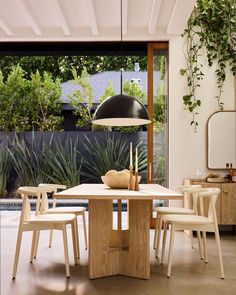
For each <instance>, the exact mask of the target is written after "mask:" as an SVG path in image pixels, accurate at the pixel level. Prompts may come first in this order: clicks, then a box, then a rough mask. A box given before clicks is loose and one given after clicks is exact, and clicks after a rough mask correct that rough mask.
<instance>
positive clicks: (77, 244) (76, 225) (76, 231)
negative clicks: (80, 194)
mask: <svg viewBox="0 0 236 295" xmlns="http://www.w3.org/2000/svg"><path fill="white" fill-rule="evenodd" d="M75 242H76V249H77V255H78V256H77V257H78V258H80V250H79V232H78V220H77V218H76V222H75Z"/></svg>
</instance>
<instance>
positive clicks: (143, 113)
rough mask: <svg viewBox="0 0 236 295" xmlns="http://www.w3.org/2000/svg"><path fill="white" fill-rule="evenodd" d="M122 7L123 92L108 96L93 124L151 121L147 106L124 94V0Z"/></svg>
mask: <svg viewBox="0 0 236 295" xmlns="http://www.w3.org/2000/svg"><path fill="white" fill-rule="evenodd" d="M120 1H121V2H120V9H121V13H120V16H121V33H120V35H121V61H122V63H121V70H120V88H121V89H120V91H121V94H119V95H115V96H111V97H108V98H107V99H105V100H104V101H103V102H102V103H101V104H100V106H99V107H98V108H97V110H96V112H95V114H94V117H93V121H92V123H93V124H97V125H104V126H137V125H145V124H149V123H151V119H150V115H149V113H148V111H147V109H146V107H145V106H144V105H143V104H142V103H141V102H140V101H139V100H138V99H137V98H135V97H133V96H128V95H124V94H122V84H123V83H122V82H123V81H122V78H123V77H122V68H123V46H122V44H123V42H122V33H123V32H122V0H120Z"/></svg>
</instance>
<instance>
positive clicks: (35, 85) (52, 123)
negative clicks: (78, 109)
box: [27, 71, 63, 131]
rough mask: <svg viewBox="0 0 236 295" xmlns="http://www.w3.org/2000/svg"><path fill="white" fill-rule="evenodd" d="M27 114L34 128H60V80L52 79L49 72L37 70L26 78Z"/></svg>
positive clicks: (61, 119)
mask: <svg viewBox="0 0 236 295" xmlns="http://www.w3.org/2000/svg"><path fill="white" fill-rule="evenodd" d="M28 83H29V91H28V94H27V96H28V101H29V102H30V103H29V107H30V108H29V111H30V113H29V116H31V124H32V126H33V127H34V130H40V131H43V130H51V131H52V130H60V129H61V123H62V121H63V118H62V117H61V115H60V114H61V81H60V79H59V78H57V79H55V80H53V79H52V76H51V74H49V73H47V72H44V73H43V75H42V76H41V75H40V73H39V72H38V71H37V72H36V73H35V74H31V80H28Z"/></svg>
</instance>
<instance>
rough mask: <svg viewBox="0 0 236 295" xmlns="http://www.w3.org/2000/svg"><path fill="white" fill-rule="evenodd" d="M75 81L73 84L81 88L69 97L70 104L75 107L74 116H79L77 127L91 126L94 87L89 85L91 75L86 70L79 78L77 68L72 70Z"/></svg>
mask: <svg viewBox="0 0 236 295" xmlns="http://www.w3.org/2000/svg"><path fill="white" fill-rule="evenodd" d="M72 73H73V77H74V80H72V83H74V84H77V85H78V86H80V89H76V90H75V91H74V93H73V95H72V96H71V95H69V96H68V97H69V99H70V103H71V105H72V106H73V107H74V109H75V110H74V112H73V113H74V114H75V115H77V116H79V119H78V121H77V123H76V126H77V127H84V126H86V125H90V123H91V120H92V114H91V109H92V106H93V94H92V86H91V85H90V83H89V74H88V72H87V69H86V68H84V69H83V71H82V74H81V75H80V76H79V75H78V74H77V72H76V69H75V68H72Z"/></svg>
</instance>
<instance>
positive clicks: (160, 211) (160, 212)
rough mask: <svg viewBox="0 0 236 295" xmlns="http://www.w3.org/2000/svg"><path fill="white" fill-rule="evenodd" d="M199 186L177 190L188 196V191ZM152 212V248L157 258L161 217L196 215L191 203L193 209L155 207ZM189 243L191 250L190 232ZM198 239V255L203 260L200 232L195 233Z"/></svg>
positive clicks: (182, 187) (183, 187) (189, 186)
mask: <svg viewBox="0 0 236 295" xmlns="http://www.w3.org/2000/svg"><path fill="white" fill-rule="evenodd" d="M200 187H201V185H198V184H197V185H180V186H178V189H179V190H181V191H182V192H183V193H187V194H188V195H189V190H191V189H192V188H200ZM154 211H155V212H156V213H157V217H156V222H155V235H154V241H153V248H154V249H155V256H156V257H157V258H158V252H159V248H160V242H161V229H162V223H163V222H162V220H163V216H164V215H166V214H184V215H193V214H197V206H195V204H194V203H193V208H192V209H189V208H178V207H156V208H155V209H154ZM190 237H191V243H192V248H193V234H192V232H190ZM197 237H198V246H199V253H200V257H201V259H203V255H202V249H201V243H200V239H201V236H200V232H198V233H197Z"/></svg>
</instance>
